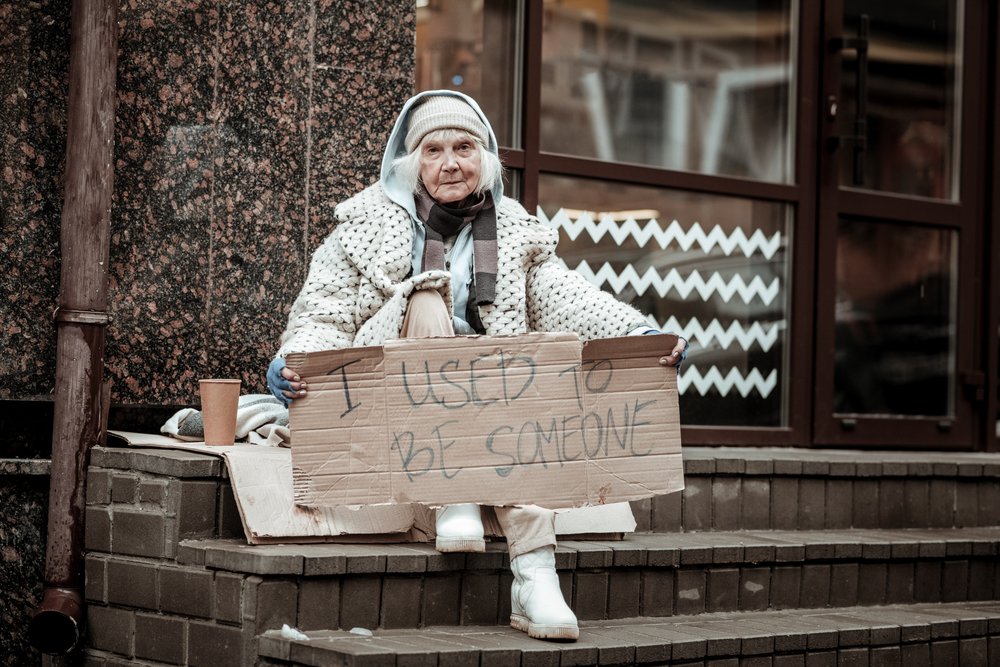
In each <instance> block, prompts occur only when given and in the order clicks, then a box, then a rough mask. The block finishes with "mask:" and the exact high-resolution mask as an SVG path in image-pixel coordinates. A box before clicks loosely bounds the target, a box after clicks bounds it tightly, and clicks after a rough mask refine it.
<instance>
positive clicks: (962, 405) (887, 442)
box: [815, 0, 985, 448]
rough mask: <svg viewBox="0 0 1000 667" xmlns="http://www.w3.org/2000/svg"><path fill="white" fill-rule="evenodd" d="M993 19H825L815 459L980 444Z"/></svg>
mask: <svg viewBox="0 0 1000 667" xmlns="http://www.w3.org/2000/svg"><path fill="white" fill-rule="evenodd" d="M984 10H985V3H984V2H977V1H976V0H914V1H913V2H907V3H900V2H895V1H893V0H828V2H827V4H826V8H825V17H824V32H825V35H824V37H825V43H826V49H825V50H824V55H823V59H824V60H823V63H822V69H823V93H822V95H823V108H822V110H821V114H822V119H821V126H822V127H821V135H822V140H823V143H822V144H821V147H820V150H819V153H820V155H819V161H820V166H819V174H820V190H819V206H818V211H819V231H818V240H819V252H818V253H817V257H818V267H817V268H818V275H817V283H818V293H817V297H818V298H817V302H816V308H817V313H816V320H817V341H816V345H817V349H816V369H815V371H816V378H817V383H816V402H815V441H816V443H817V444H820V445H824V444H827V445H834V444H841V445H842V444H859V445H877V446H887V447H892V446H899V447H914V446H927V447H938V448H942V447H968V446H971V444H972V442H973V436H974V434H975V431H974V429H975V424H974V423H973V416H974V413H975V404H976V401H977V400H981V393H982V387H981V385H980V383H979V379H980V378H981V377H982V376H981V374H977V373H976V372H974V369H975V368H978V367H979V366H980V365H981V359H978V358H977V356H978V355H977V353H976V350H977V347H976V346H977V345H980V344H981V341H979V340H976V337H975V331H974V329H975V321H976V318H977V317H978V313H977V309H978V308H979V302H980V300H979V299H978V298H976V291H977V290H978V289H979V287H978V285H977V284H976V281H975V280H974V276H975V264H976V261H977V255H976V244H977V241H976V239H977V235H978V234H979V233H980V232H981V229H980V226H981V225H980V224H979V220H980V218H981V213H982V210H981V204H980V199H981V197H980V192H981V191H980V190H979V189H978V188H979V187H980V186H979V179H980V176H979V174H980V173H981V169H979V171H977V161H978V160H980V159H981V158H980V157H979V156H980V155H981V154H982V153H983V151H982V150H981V146H979V147H977V146H976V145H975V142H976V140H977V139H976V137H975V136H972V134H973V133H971V132H967V131H965V128H970V127H977V126H978V127H981V124H980V123H981V122H982V121H981V120H980V119H979V118H977V117H976V114H977V113H979V111H978V110H979V109H980V108H981V106H982V104H981V101H982V99H983V90H982V80H983V79H984V78H985V77H984V76H983V73H984V71H985V69H984V62H983V61H982V58H983V55H982V53H983V50H982V48H981V47H982V44H980V43H977V42H979V41H981V37H979V31H978V30H976V29H971V28H970V27H971V26H976V25H981V24H982V23H983V22H984V20H985V17H984V16H983V15H984V14H985V11H984Z"/></svg>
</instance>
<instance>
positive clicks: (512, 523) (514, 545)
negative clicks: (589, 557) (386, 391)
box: [400, 290, 556, 559]
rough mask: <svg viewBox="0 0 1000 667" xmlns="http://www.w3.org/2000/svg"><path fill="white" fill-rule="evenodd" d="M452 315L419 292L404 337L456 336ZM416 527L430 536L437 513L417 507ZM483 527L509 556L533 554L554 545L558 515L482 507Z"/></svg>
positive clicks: (528, 508) (436, 296) (436, 297)
mask: <svg viewBox="0 0 1000 667" xmlns="http://www.w3.org/2000/svg"><path fill="white" fill-rule="evenodd" d="M454 335H455V330H454V328H453V327H452V323H451V314H450V313H449V312H448V306H447V305H446V304H445V302H444V298H443V297H442V296H441V294H440V293H439V292H438V291H436V290H419V291H417V292H414V293H413V294H412V295H411V296H410V301H409V303H408V304H407V307H406V316H405V317H404V318H403V330H402V332H401V333H400V336H401V337H403V338H428V337H431V336H454ZM414 515H415V517H416V518H415V520H414V526H413V527H414V528H415V529H417V530H419V531H421V532H423V533H426V534H428V535H433V534H434V516H435V515H434V512H431V511H429V509H428V508H414ZM482 515H483V527H484V528H485V529H486V533H487V534H488V535H503V536H504V537H506V538H507V545H508V548H509V550H510V557H511V558H512V559H513V558H516V557H518V556H520V555H521V554H525V553H528V552H529V551H534V550H535V549H538V548H539V547H544V546H549V545H551V546H555V544H556V515H555V512H553V511H552V510H549V509H545V508H543V507H538V506H537V505H515V506H513V507H485V506H484V507H483V508H482Z"/></svg>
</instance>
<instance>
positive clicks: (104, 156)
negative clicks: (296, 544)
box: [28, 0, 118, 654]
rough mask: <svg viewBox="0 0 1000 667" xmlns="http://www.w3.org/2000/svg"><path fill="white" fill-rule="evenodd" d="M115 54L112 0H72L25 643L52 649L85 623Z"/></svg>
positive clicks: (68, 642)
mask: <svg viewBox="0 0 1000 667" xmlns="http://www.w3.org/2000/svg"><path fill="white" fill-rule="evenodd" d="M117 51H118V3H117V0H73V8H72V13H71V19H70V48H69V53H70V57H69V105H68V108H67V114H66V115H67V128H66V175H65V194H64V199H63V212H62V228H61V233H60V245H61V253H62V275H61V278H60V279H61V284H60V291H59V307H58V308H57V309H56V313H55V320H56V323H57V324H56V326H57V331H58V343H57V348H56V387H55V410H54V417H53V424H52V475H51V479H50V483H49V524H48V540H47V544H46V551H45V590H44V593H43V596H42V603H41V604H40V605H39V606H38V608H37V609H36V610H35V613H34V615H33V616H32V618H31V622H30V623H29V625H28V639H29V641H30V642H31V643H32V645H33V646H35V647H36V648H37V649H39V650H40V651H42V652H43V653H50V654H63V653H69V652H70V651H72V650H73V648H74V647H75V646H76V644H77V642H78V641H79V639H80V633H81V630H82V626H83V617H84V602H83V519H84V504H85V498H84V494H85V489H86V475H87V462H88V460H89V458H90V447H91V445H93V444H94V443H95V442H97V439H98V436H99V432H100V428H101V425H100V422H101V415H102V410H101V393H102V392H101V384H102V379H103V375H104V328H105V325H106V324H107V322H108V315H107V293H108V281H107V274H108V252H109V247H108V246H109V238H110V227H111V195H112V190H113V181H114V166H113V162H112V160H113V142H114V127H115V68H116V65H117V56H118V53H117Z"/></svg>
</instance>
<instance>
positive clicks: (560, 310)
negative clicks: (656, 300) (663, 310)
mask: <svg viewBox="0 0 1000 667" xmlns="http://www.w3.org/2000/svg"><path fill="white" fill-rule="evenodd" d="M536 224H538V225H539V227H541V224H540V223H536ZM544 231H545V232H546V236H547V237H549V238H547V240H546V242H545V243H544V244H542V246H541V250H540V252H539V253H538V254H537V256H536V258H535V262H534V263H533V265H532V266H531V267H530V268H529V269H528V273H527V289H526V296H527V301H528V303H527V315H528V328H529V329H531V330H532V331H572V332H575V333H577V334H579V335H580V337H581V338H582V339H583V340H593V339H595V338H612V337H615V336H624V335H626V334H628V332H629V331H631V330H632V329H634V328H636V327H638V326H641V325H643V324H645V322H646V318H645V317H644V316H643V314H642V313H640V312H639V311H638V310H636V309H635V308H633V307H632V306H630V305H628V304H627V303H623V302H621V301H619V300H618V299H616V298H615V297H614V296H612V295H611V294H608V293H607V292H604V291H602V290H600V289H599V288H598V287H596V286H595V285H593V284H591V283H589V282H587V280H586V279H585V278H584V277H583V276H581V275H580V274H579V273H577V272H576V271H572V270H570V269H569V268H567V267H566V265H565V264H564V263H563V261H562V260H561V259H559V258H558V257H556V255H555V245H556V233H555V232H554V231H552V230H550V229H545V230H544Z"/></svg>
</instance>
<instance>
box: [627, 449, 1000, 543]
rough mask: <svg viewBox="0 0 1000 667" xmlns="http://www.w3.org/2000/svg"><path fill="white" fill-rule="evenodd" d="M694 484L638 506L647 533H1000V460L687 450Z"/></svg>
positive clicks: (638, 519)
mask: <svg viewBox="0 0 1000 667" xmlns="http://www.w3.org/2000/svg"><path fill="white" fill-rule="evenodd" d="M684 477H685V484H686V488H685V489H684V491H683V492H682V493H679V494H671V495H669V496H657V497H655V498H652V499H648V500H643V501H638V502H634V503H633V504H632V507H633V512H634V513H635V516H636V522H637V523H638V530H639V531H653V532H661V533H668V532H677V531H680V530H690V531H704V530H720V531H729V530H739V529H744V530H769V529H770V530H822V529H842V528H889V529H895V528H948V527H962V526H966V527H968V526H993V525H998V524H1000V454H985V453H984V454H966V453H955V452H888V451H865V452H860V451H848V450H813V449H791V448H760V449H754V448H742V447H685V448H684Z"/></svg>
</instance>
